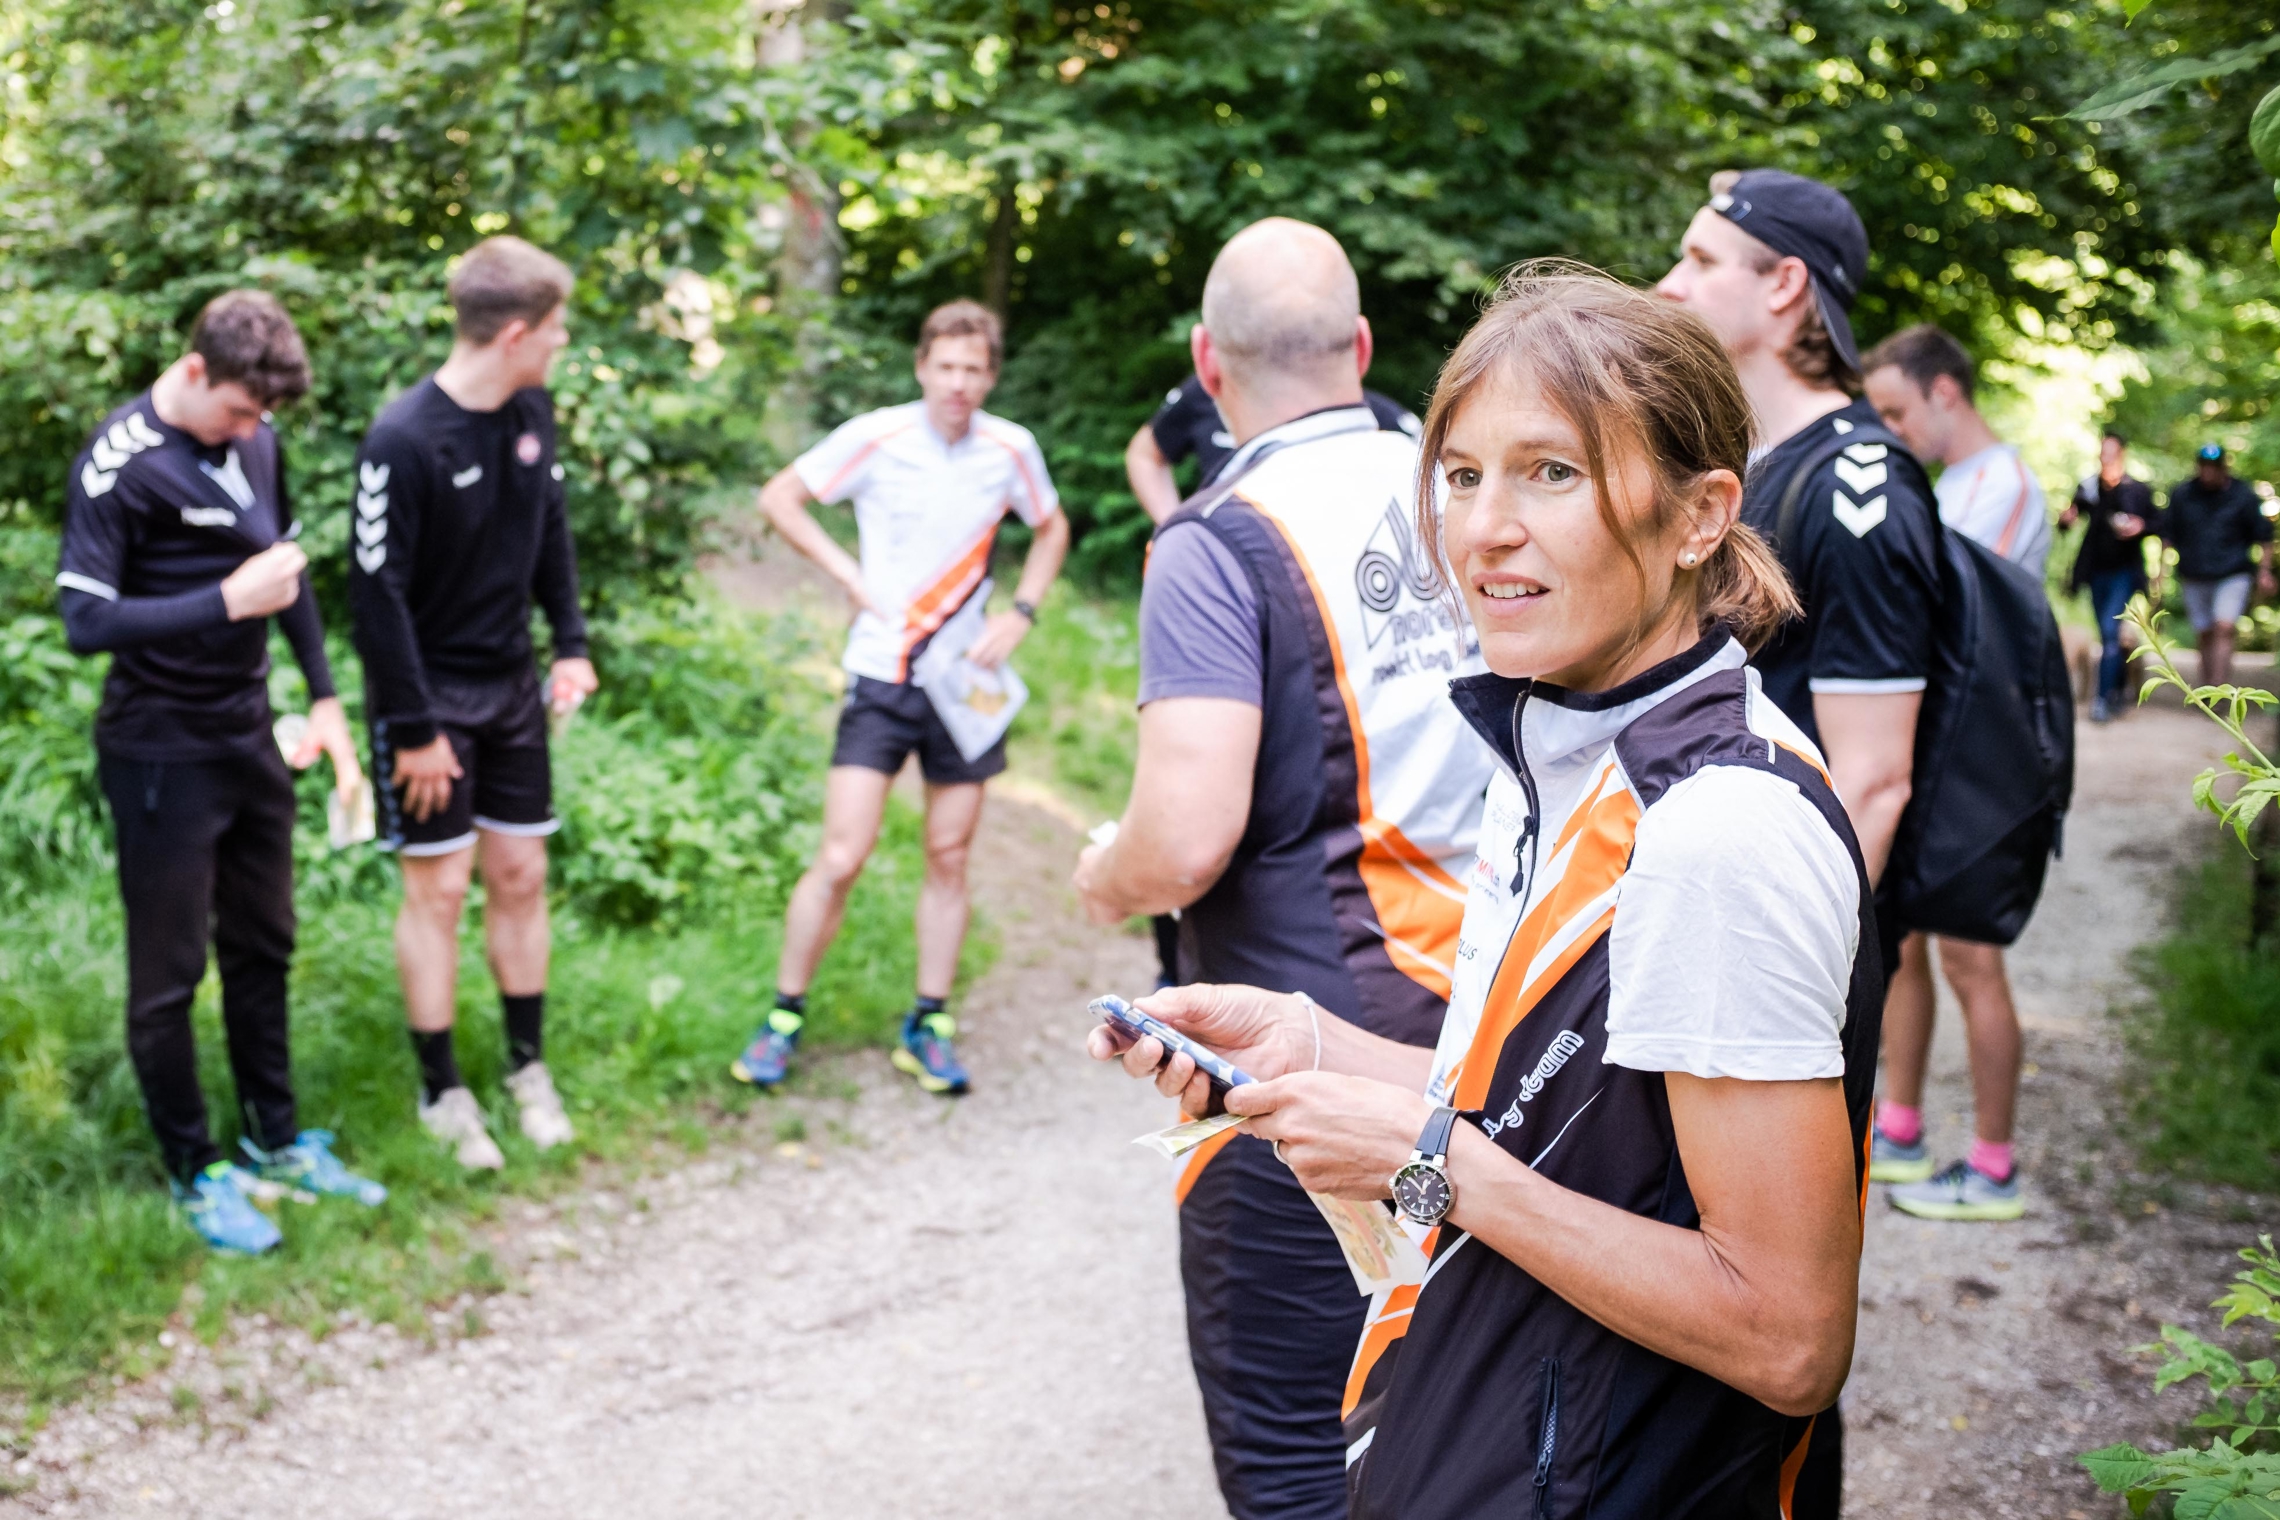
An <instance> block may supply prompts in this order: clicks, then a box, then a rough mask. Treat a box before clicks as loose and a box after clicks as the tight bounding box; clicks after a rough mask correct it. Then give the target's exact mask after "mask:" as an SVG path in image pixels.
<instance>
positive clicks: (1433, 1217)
mask: <svg viewBox="0 0 2280 1520" xmlns="http://www.w3.org/2000/svg"><path fill="white" fill-rule="evenodd" d="M1456 1123H1457V1111H1456V1110H1455V1109H1453V1108H1448V1107H1441V1108H1436V1109H1434V1110H1433V1117H1432V1118H1430V1119H1427V1120H1426V1121H1425V1132H1424V1133H1423V1134H1421V1135H1419V1136H1418V1137H1417V1149H1416V1151H1415V1152H1414V1153H1412V1154H1411V1156H1410V1158H1409V1164H1408V1165H1407V1166H1405V1167H1403V1168H1402V1169H1401V1170H1400V1171H1398V1172H1395V1173H1394V1174H1393V1206H1394V1207H1395V1208H1397V1209H1399V1210H1401V1212H1402V1213H1404V1214H1407V1215H1408V1216H1409V1217H1410V1218H1412V1219H1414V1220H1416V1221H1417V1222H1418V1223H1419V1224H1421V1225H1424V1226H1425V1227H1426V1228H1427V1229H1431V1228H1432V1227H1433V1226H1434V1225H1437V1224H1439V1223H1440V1222H1441V1221H1442V1220H1444V1219H1446V1218H1448V1217H1449V1210H1451V1209H1453V1208H1455V1207H1456V1206H1457V1188H1456V1184H1455V1183H1453V1182H1451V1181H1449V1169H1448V1164H1447V1163H1448V1159H1449V1133H1450V1131H1451V1130H1453V1129H1455V1128H1456Z"/></svg>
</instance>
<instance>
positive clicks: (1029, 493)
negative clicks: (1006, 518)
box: [1006, 428, 1061, 528]
mask: <svg viewBox="0 0 2280 1520" xmlns="http://www.w3.org/2000/svg"><path fill="white" fill-rule="evenodd" d="M1006 431H1007V433H1009V434H1010V435H1011V436H1010V437H1008V438H1007V439H1006V446H1007V447H1008V448H1010V449H1011V450H1012V451H1013V510H1014V512H1015V513H1016V514H1017V515H1018V516H1019V517H1020V518H1021V520H1022V521H1023V522H1025V523H1027V524H1029V526H1031V527H1032V528H1034V527H1036V526H1037V525H1038V524H1039V523H1041V522H1043V521H1044V520H1045V519H1046V518H1048V517H1051V516H1052V515H1053V514H1054V513H1055V512H1056V511H1058V510H1059V509H1060V506H1061V497H1060V493H1059V492H1057V491H1055V490H1054V489H1053V477H1052V476H1051V475H1049V474H1047V473H1046V470H1045V451H1044V450H1042V449H1040V448H1039V447H1037V439H1036V437H1035V435H1034V434H1032V433H1031V432H1030V431H1029V430H1028V429H1027V428H1008V429H1006Z"/></svg>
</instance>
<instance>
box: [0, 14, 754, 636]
mask: <svg viewBox="0 0 2280 1520" xmlns="http://www.w3.org/2000/svg"><path fill="white" fill-rule="evenodd" d="M745 14H746V13H745V11H744V8H743V7H741V6H740V5H736V4H732V3H729V0H713V3H698V4H666V3H663V0H603V3H591V4H589V3H576V4H572V3H566V0H554V3H549V0H527V3H523V4H519V5H516V6H512V7H509V6H494V5H462V4H460V3H457V0H410V3H403V4H394V3H390V4H380V3H372V0H363V3H358V4H353V5H346V6H339V5H325V4H317V3H315V0H268V3H264V4H261V5H256V6H240V7H235V8H230V9H224V8H221V7H211V8H205V9H201V8H200V7H199V6H198V5H197V4H195V3H192V0H158V3H149V0H87V3H75V4H71V5H61V4H44V3H42V4H22V5H16V6H11V7H9V8H7V9H5V10H0V33H5V34H6V35H4V36H0V60H5V62H4V64H0V85H4V86H5V88H6V89H7V91H8V100H9V111H8V119H7V125H6V128H5V134H6V135H5V146H6V150H7V151H6V153H5V154H4V155H0V429H4V430H5V431H6V433H7V435H8V436H9V438H10V440H11V443H12V445H13V446H12V447H11V448H10V450H9V451H8V453H7V454H6V456H5V457H4V458H0V502H10V501H18V502H28V503H30V504H31V505H32V507H33V509H34V510H35V511H36V512H37V513H39V514H40V515H42V516H45V517H48V518H49V519H50V520H52V517H53V514H54V513H55V512H56V510H57V509H58V508H59V507H60V504H61V497H62V490H61V486H62V481H63V476H64V472H65V470H66V467H67V466H68V464H69V461H70V459H71V456H72V454H73V453H74V451H76V450H77V449H78V447H79V446H80V444H81V442H82V441H83V439H84V437H85V434H86V432H87V430H88V429H89V428H90V427H91V426H92V425H93V423H94V422H95V421H96V420H97V419H98V418H100V417H101V416H102V415H103V414H104V413H105V412H107V411H108V410H109V409H110V408H111V407H112V406H114V405H116V404H117V403H118V401H119V400H120V399H122V398H123V396H124V395H126V394H128V393H129V392H131V391H132V390H134V389H136V388H138V387H140V386H143V385H146V384H148V383H149V381H150V380H151V378H152V377H153V376H154V375H155V374H156V373H157V371H158V370H159V368H160V367H162V366H163V365H164V364H165V363H166V362H167V361H168V360H170V359H171V358H173V357H174V355H175V354H176V353H177V352H178V351H179V349H180V346H181V344H182V341H183V338H184V335H185V333H186V330H187V327H188V323H189V321H190V319H191V318H192V317H194V316H195V314H196V312H197V309H198V307H199V306H200V305H201V304H203V302H204V301H205V300H206V299H207V298H209V297H210V296H212V295H213V294H215V293H216V292H218V291H220V290H222V289H225V288H227V287H229V286H232V285H239V284H253V285H261V286H266V287H268V288H270V289H272V290H274V291H275V292H276V293H277V294H278V295H279V296H280V297H281V298H282V299H283V300H284V301H285V303H286V305H287V307H288V309H289V310H291V311H292V312H293V314H294V316H295V319H296V321H297V322H298V323H299V325H300V327H301V330H302V333H303V335H304V337H305V338H306V339H307V340H308V344H309V348H310V351H311V355H312V359H313V363H314V367H315V372H316V389H315V390H314V392H313V393H312V395H311V397H310V398H309V399H308V400H307V401H305V402H303V403H301V404H300V405H298V406H297V407H295V408H293V409H291V410H290V411H288V412H286V413H284V414H282V415H281V417H280V419H279V425H280V427H281V429H282V431H283V433H284V437H285V442H286V446H287V458H288V463H289V465H290V467H291V471H292V479H293V483H294V489H295V497H296V503H297V505H298V507H299V509H300V513H301V515H302V517H303V519H304V521H305V522H307V523H308V525H309V531H308V533H307V534H306V535H305V537H304V539H303V542H304V543H305V544H306V545H307V547H308V548H309V550H310V554H311V557H312V559H313V560H314V561H315V562H316V564H317V567H318V571H319V578H320V589H321V590H322V591H323V592H324V594H325V596H326V599H327V600H328V602H335V600H336V599H335V598H334V596H333V593H334V592H335V591H336V590H337V589H338V585H339V582H340V580H341V578H342V577H343V576H344V575H345V569H344V568H343V567H344V565H345V561H346V543H347V532H348V529H347V522H348V501H349V494H350V492H349V484H348V475H347V472H348V468H349V464H350V460H351V456H352V454H353V452H354V449H355V445H356V443H357V441H358V439H359V438H360V437H361V436H362V434H363V431H364V429H365V428H366V427H367V426H368V425H369V424H370V422H371V420H372V418H373V416H374V414H375V413H376V412H377V411H378V409H379V407H380V406H381V405H382V404H383V403H384V402H385V401H386V400H387V399H388V397H389V396H391V395H392V394H394V393H395V392H396V391H399V390H401V389H402V388H404V387H405V386H406V385H408V384H410V383H411V382H412V381H414V380H416V379H417V378H418V377H419V376H420V375H421V374H422V373H423V372H424V371H425V370H427V369H429V368H432V367H433V366H434V365H435V364H436V363H437V362H438V361H439V360H440V359H441V357H442V355H443V353H444V351H445V350H446V349H447V347H448V345H449V339H450V313H449V309H448V307H447V305H446V304H445V302H444V300H443V284H444V279H445V275H446V272H447V263H446V260H447V259H448V258H449V257H450V256H451V255H453V254H455V253H457V252H459V251H460V250H462V249H464V248H466V247H467V246H469V245H470V244H471V243H473V242H474V241H476V240H477V238H478V237H479V236H482V235H484V234H487V233H489V232H493V231H499V230H513V231H516V232H519V233H522V234H523V235H525V236H527V237H530V238H531V239H533V240H534V241H537V242H539V243H541V244H543V245H545V246H548V247H550V248H552V249H554V250H555V251H557V252H559V253H560V254H562V255H563V256H564V257H565V258H566V259H567V260H568V261H569V262H570V263H571V265H572V267H573V268H574V270H575V271H576V273H577V275H578V282H579V283H578V289H577V293H576V295H575V296H574V298H573V310H572V327H573V335H574V337H575V339H576V346H575V348H574V350H573V352H572V353H571V355H570V356H569V359H568V362H567V363H566V364H565V365H563V366H562V369H561V371H560V373H559V375H558V383H557V385H556V388H555V395H556V401H557V404H558V406H559V408H560V411H561V416H562V423H563V428H562V437H563V440H564V447H563V451H562V459H563V462H564V464H565V465H566V467H567V468H568V469H569V470H570V472H571V474H570V485H571V493H570V494H571V505H572V513H573V525H574V527H575V529H576V531H577V535H578V541H579V550H580V559H581V563H582V568H583V570H584V572H585V577H586V581H587V584H588V587H589V590H590V593H591V594H592V596H593V597H594V599H596V600H599V601H600V602H602V603H604V604H605V605H606V604H607V603H609V602H610V601H611V600H613V599H615V598H617V597H620V596H622V595H627V594H631V593H633V592H635V591H637V590H638V589H639V588H641V587H644V586H648V587H656V586H669V585H671V584H672V583H674V582H675V581H677V579H678V577H679V576H680V575H681V573H682V572H683V570H684V569H685V567H686V564H687V562H688V559H689V557H690V555H691V553H692V552H693V550H694V548H695V547H696V545H697V544H698V542H699V541H700V540H701V538H702V534H703V523H704V519H705V515H706V514H705V503H706V500H707V497H708V494H709V493H712V492H714V491H716V490H718V489H719V488H720V487H721V485H722V484H723V483H724V482H741V481H743V480H745V479H748V478H749V477H751V476H752V475H754V474H756V473H758V471H759V470H760V469H762V468H763V467H764V466H765V465H766V463H767V454H766V450H765V449H764V448H763V447H762V446H761V444H760V442H759V435H758V427H759V417H760V413H761V411H762V409H763V401H764V396H765V392H766V389H767V387H768V386H769V384H770V383H771V382H772V380H773V378H774V376H775V374H776V373H777V371H778V369H779V367H780V363H781V360H782V356H783V340H782V334H781V333H780V332H779V331H778V330H777V329H776V327H775V325H774V323H773V319H772V318H770V317H769V316H767V315H765V312H766V310H767V306H768V301H767V299H766V294H765V286H766V271H765V268H764V258H765V249H764V248H762V247H760V246H759V245H758V244H756V243H755V241H754V240H755V238H756V237H758V236H760V234H759V232H758V230H757V228H756V225H755V223H754V220H753V215H752V213H753V211H754V209H755V207H756V205H757V204H758V203H759V202H761V201H762V200H765V199H766V198H768V197H769V196H771V195H773V194H775V193H776V191H775V188H774V187H775V186H776V185H777V183H778V176H779V175H780V174H781V173H782V172H783V171H784V169H785V160H784V158H783V156H782V153H781V151H780V149H779V148H778V147H777V146H776V145H775V138H774V129H773V127H772V126H771V125H770V121H771V117H770V114H769V107H768V90H769V88H770V86H769V85H768V84H767V83H766V82H765V81H763V80H762V79H760V78H759V77H758V76H757V75H756V74H755V73H754V71H753V69H752V67H751V65H750V62H749V59H748V57H746V56H744V55H743V54H742V53H741V51H740V47H739V42H740V34H741V28H742V26H743V23H744V20H745ZM336 605H337V602H336Z"/></svg>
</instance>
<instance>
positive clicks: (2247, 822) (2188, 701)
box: [2124, 596, 2280, 848]
mask: <svg viewBox="0 0 2280 1520" xmlns="http://www.w3.org/2000/svg"><path fill="white" fill-rule="evenodd" d="M2124 615H2125V616H2126V617H2127V619H2128V620H2129V624H2130V626H2131V627H2132V628H2134V629H2136V630H2137V635H2138V650H2137V653H2136V655H2135V656H2134V658H2136V659H2139V660H2141V661H2143V662H2144V663H2145V665H2146V677H2145V682H2144V684H2143V686H2141V687H2140V689H2139V692H2138V701H2139V702H2141V703H2143V702H2145V701H2147V700H2148V699H2150V698H2151V697H2152V696H2153V694H2154V693H2155V692H2157V691H2159V690H2161V689H2162V688H2163V687H2165V686H2167V687H2172V688H2174V689H2175V690H2176V691H2177V693H2178V695H2180V696H2182V697H2183V698H2184V699H2185V705H2186V706H2187V707H2189V708H2192V709H2193V710H2194V711H2196V712H2198V713H2200V714H2201V715H2202V716H2203V717H2205V718H2207V719H2208V720H2209V721H2210V722H2212V723H2214V724H2216V725H2217V727H2219V728H2221V729H2223V730H2224V731H2225V735H2226V737H2227V738H2229V739H2231V740H2232V742H2233V744H2234V745H2235V748H2234V749H2233V750H2232V751H2231V752H2230V753H2228V754H2227V755H2226V756H2225V759H2224V764H2223V765H2221V766H2215V765H2213V766H2210V767H2209V768H2208V769H2207V770H2204V771H2202V772H2201V773H2200V774H2199V775H2198V776H2195V777H2194V778H2193V805H2194V806H2195V807H2198V808H2200V809H2202V810H2203V811H2204V812H2209V813H2214V814H2215V815H2216V816H2217V818H2218V820H2219V821H2220V822H2222V823H2223V824H2224V825H2225V827H2227V828H2229V829H2231V830H2232V831H2233V833H2234V834H2235V835H2236V836H2237V837H2238V838H2239V840H2240V842H2241V845H2242V847H2243V848H2246V847H2247V845H2248V831H2249V829H2250V828H2251V827H2252V826H2254V824H2255V823H2256V820H2257V817H2258V816H2259V815H2260V814H2262V813H2263V811H2264V810H2265V808H2267V807H2268V806H2270V805H2271V803H2272V801H2273V799H2274V798H2275V797H2280V765H2274V764H2273V763H2272V761H2271V760H2270V759H2268V758H2266V756H2265V753H2264V751H2263V750H2261V749H2259V748H2258V747H2257V746H2256V744H2255V742H2254V741H2253V740H2251V739H2250V738H2249V737H2248V732H2247V728H2246V725H2247V722H2248V718H2249V715H2250V714H2251V713H2254V712H2259V711H2262V710H2263V709H2265V708H2269V707H2275V706H2280V697H2275V696H2274V695H2273V694H2272V693H2271V692H2268V691H2265V690H2263V689H2261V688H2259V687H2255V686H2196V685H2194V684H2192V683H2191V682H2190V681H2187V680H2186V679H2185V673H2184V672H2183V671H2181V670H2179V669H2178V668H2177V661H2176V658H2175V653H2174V650H2173V648H2172V646H2171V645H2170V643H2169V641H2168V639H2166V638H2165V637H2163V636H2162V632H2161V625H2162V624H2163V623H2164V622H2165V621H2167V615H2166V614H2164V613H2160V612H2156V611H2154V610H2152V608H2151V607H2150V606H2149V605H2148V604H2147V602H2146V599H2145V598H2144V597H2142V596H2140V597H2135V598H2133V599H2132V600H2131V602H2130V606H2129V610H2128V612H2127V613H2126V614H2124ZM2226 780H2230V781H2233V782H2234V783H2236V784H2235V785H2234V787H2233V788H2232V790H2231V793H2230V795H2229V796H2228V795H2220V794H2219V792H2218V783H2219V782H2221V781H2226Z"/></svg>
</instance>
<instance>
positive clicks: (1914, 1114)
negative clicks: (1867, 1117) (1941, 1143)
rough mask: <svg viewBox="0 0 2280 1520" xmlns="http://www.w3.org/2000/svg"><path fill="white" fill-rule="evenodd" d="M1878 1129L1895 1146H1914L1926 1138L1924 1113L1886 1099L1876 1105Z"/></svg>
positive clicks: (1918, 1109)
mask: <svg viewBox="0 0 2280 1520" xmlns="http://www.w3.org/2000/svg"><path fill="white" fill-rule="evenodd" d="M1876 1127H1877V1128H1878V1129H1880V1130H1882V1131H1884V1138H1885V1139H1887V1140H1889V1141H1891V1142H1892V1143H1893V1144H1895V1145H1914V1144H1915V1143H1916V1142H1917V1141H1919V1140H1921V1139H1923V1138H1924V1111H1923V1110H1922V1109H1920V1108H1910V1107H1909V1106H1908V1105H1907V1104H1905V1103H1895V1102H1893V1101H1892V1100H1891V1099H1890V1098H1886V1099H1885V1100H1884V1101H1883V1102H1881V1103H1879V1104H1877V1105H1876Z"/></svg>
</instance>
